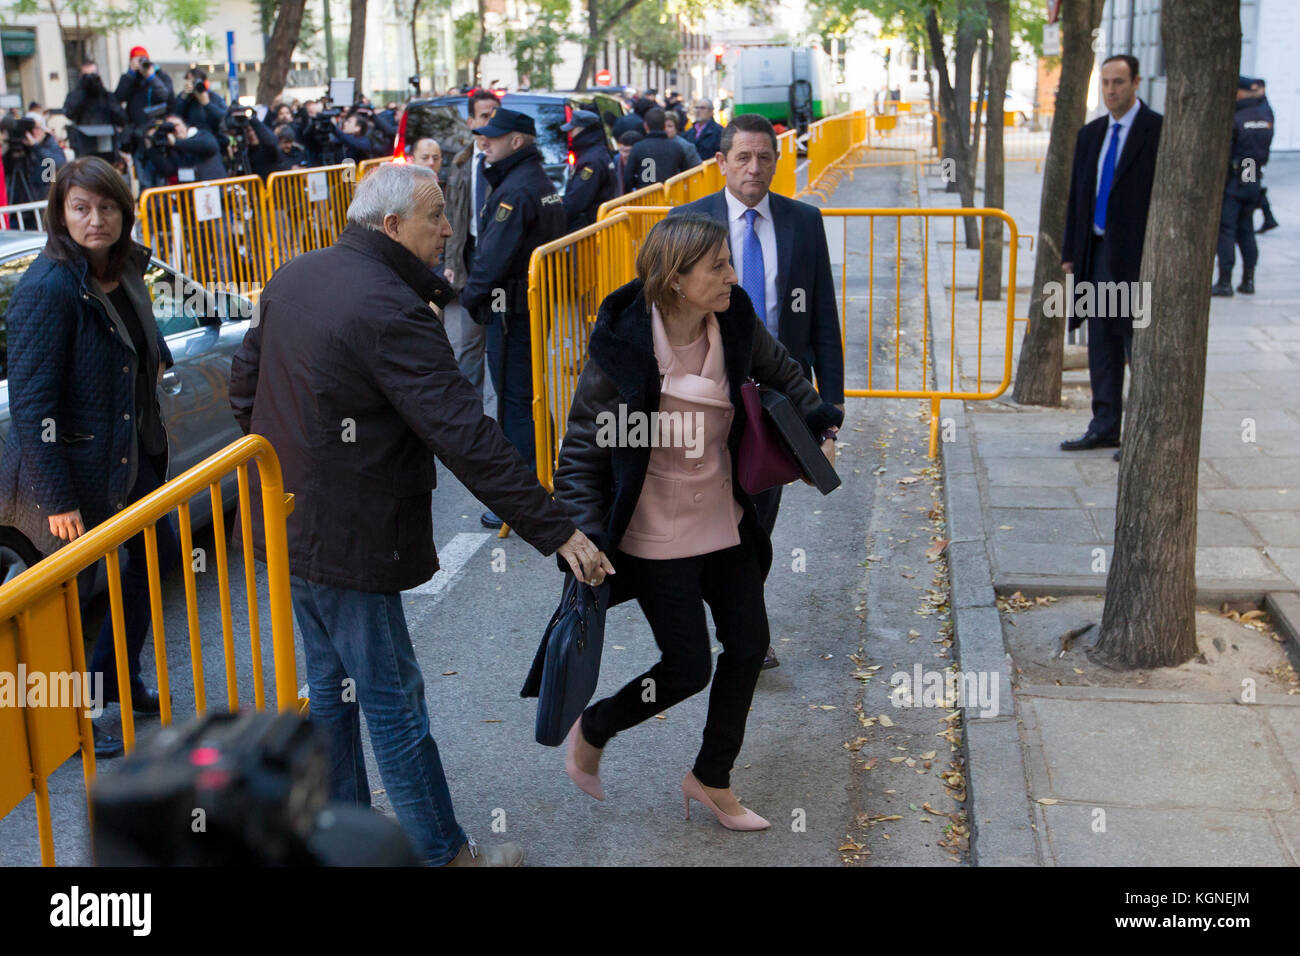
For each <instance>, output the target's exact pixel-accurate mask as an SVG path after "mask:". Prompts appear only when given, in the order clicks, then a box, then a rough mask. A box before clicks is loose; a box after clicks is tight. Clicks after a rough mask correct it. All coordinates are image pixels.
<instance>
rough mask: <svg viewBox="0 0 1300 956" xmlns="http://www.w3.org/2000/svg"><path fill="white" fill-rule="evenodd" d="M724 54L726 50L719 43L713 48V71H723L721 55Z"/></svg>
mask: <svg viewBox="0 0 1300 956" xmlns="http://www.w3.org/2000/svg"><path fill="white" fill-rule="evenodd" d="M725 52H726V49H725V48H724V47H723V46H722V44H720V43H719V44H717V45H715V46H714V47H713V68H714V69H715V70H719V71H721V70H722V69H723V66H722V54H723V53H725Z"/></svg>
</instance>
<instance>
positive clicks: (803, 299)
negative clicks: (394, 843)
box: [669, 113, 844, 667]
mask: <svg viewBox="0 0 1300 956" xmlns="http://www.w3.org/2000/svg"><path fill="white" fill-rule="evenodd" d="M718 151H719V152H720V153H721V154H722V156H723V158H722V159H721V160H719V162H718V168H719V170H720V171H721V173H722V175H723V176H724V177H725V178H726V181H727V185H726V188H724V189H722V190H721V191H720V192H716V193H714V194H713V195H711V196H705V197H704V198H703V199H697V200H696V201H695V202H692V203H687V204H686V205H685V206H678V207H676V208H675V209H673V210H672V212H670V213H669V215H670V216H672V215H684V214H688V213H694V214H696V215H706V216H709V217H710V218H712V219H716V220H717V221H718V222H721V223H723V224H725V225H726V226H727V228H728V230H729V231H730V234H731V255H732V261H733V265H734V268H735V269H736V273H737V274H738V275H739V276H740V280H741V281H740V284H741V287H742V288H743V289H744V290H745V292H746V293H748V294H749V297H750V299H751V300H752V301H753V303H754V311H755V312H757V313H758V316H759V318H760V319H762V320H763V324H764V325H765V326H766V327H767V330H768V331H769V332H771V333H772V335H773V337H774V338H776V339H777V340H778V341H780V343H781V344H782V345H784V346H785V347H786V349H787V350H789V352H790V354H791V355H792V356H794V358H795V359H796V360H798V362H799V363H800V364H801V365H802V366H803V369H804V374H805V375H807V376H808V377H809V378H812V374H813V372H814V371H815V372H816V373H817V390H818V391H819V392H820V393H821V397H822V401H824V402H830V403H831V404H832V405H838V406H839V407H840V409H841V410H843V408H844V349H843V346H842V345H841V343H840V316H839V309H838V308H837V307H836V304H835V278H834V276H833V275H832V274H831V258H830V252H829V250H828V248H827V244H826V229H825V227H824V226H823V225H822V215H821V211H820V210H818V208H817V207H816V206H812V205H809V204H808V203H803V202H796V201H795V200H793V199H788V198H786V197H785V196H781V195H777V194H776V193H773V192H772V191H771V187H772V177H773V175H774V174H775V173H776V157H777V145H776V131H775V130H773V129H772V124H771V122H769V121H768V120H767V118H766V117H763V116H759V115H757V114H754V113H742V114H740V115H739V116H737V117H735V118H734V119H733V120H732V121H731V123H730V125H728V126H727V127H725V128H724V129H723V131H722V141H721V143H720V145H719V148H718ZM751 213H752V215H751ZM746 247H750V248H755V249H761V252H762V254H761V255H760V256H753V257H749V256H747V255H746ZM796 250H797V254H796ZM760 266H761V268H760ZM754 505H755V507H756V508H757V510H758V519H759V522H760V523H761V524H762V525H763V529H764V530H765V531H766V532H767V533H768V534H769V535H770V534H771V533H772V528H773V527H774V526H775V525H776V516H777V511H778V510H779V508H780V506H781V489H780V487H777V488H773V489H772V490H771V491H765V492H763V493H762V494H759V495H755V496H754ZM763 666H764V667H775V666H776V657H775V655H774V654H773V653H772V649H771V648H768V659H767V660H766V661H764V664H763Z"/></svg>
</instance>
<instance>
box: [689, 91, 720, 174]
mask: <svg viewBox="0 0 1300 956" xmlns="http://www.w3.org/2000/svg"><path fill="white" fill-rule="evenodd" d="M683 135H685V136H686V138H687V139H689V140H690V141H691V143H692V144H693V145H694V146H695V151H696V152H697V153H699V154H700V159H701V160H702V161H703V162H706V163H707V162H708V161H709V160H711V159H712V158H713V154H714V153H716V152H717V151H718V149H719V148H720V147H721V146H722V127H721V126H720V125H719V124H718V123H717V122H715V121H714V119H713V104H712V103H710V102H709V101H708V100H706V99H703V98H701V99H698V100H696V101H695V125H694V126H692V127H691V128H690V129H689V130H687V131H686V133H685V134H683Z"/></svg>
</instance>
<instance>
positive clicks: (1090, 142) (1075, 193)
mask: <svg viewBox="0 0 1300 956" xmlns="http://www.w3.org/2000/svg"><path fill="white" fill-rule="evenodd" d="M1138 80H1139V76H1138V61H1137V59H1136V58H1135V57H1131V56H1127V55H1120V56H1112V57H1110V58H1108V59H1107V60H1106V61H1105V62H1103V63H1102V66H1101V89H1102V96H1103V98H1104V99H1105V102H1106V110H1107V112H1106V115H1105V116H1102V117H1099V118H1098V119H1095V120H1093V121H1092V122H1091V123H1088V124H1087V125H1086V126H1084V127H1083V129H1081V130H1079V137H1078V139H1077V140H1076V142H1075V145H1074V169H1073V172H1072V174H1071V176H1070V202H1069V206H1068V207H1067V210H1066V216H1065V241H1064V243H1062V246H1061V267H1062V268H1063V269H1064V270H1065V271H1066V273H1067V274H1072V275H1073V276H1074V277H1075V294H1076V301H1075V308H1074V312H1073V314H1072V315H1071V317H1070V328H1071V329H1075V328H1078V327H1079V326H1080V325H1082V324H1083V322H1084V321H1085V320H1086V321H1087V323H1088V372H1089V378H1090V379H1091V381H1092V421H1091V422H1090V423H1089V425H1088V430H1087V431H1086V432H1085V433H1084V434H1083V435H1082V436H1081V437H1079V438H1074V439H1070V440H1068V441H1063V442H1061V449H1062V450H1063V451H1081V450H1084V449H1089V448H1115V447H1118V445H1119V436H1120V421H1121V418H1122V414H1123V393H1124V364H1125V362H1126V361H1127V360H1128V357H1129V355H1130V354H1131V353H1132V347H1133V319H1134V317H1135V316H1134V312H1135V309H1134V308H1133V304H1134V302H1140V303H1142V304H1144V305H1145V306H1146V307H1147V308H1149V306H1150V303H1149V301H1147V297H1146V296H1144V295H1143V296H1141V298H1140V299H1135V298H1134V297H1133V296H1134V294H1137V293H1138V287H1137V281H1138V275H1139V273H1140V272H1141V270H1142V243H1143V241H1144V239H1145V237H1146V225H1147V210H1148V208H1149V207H1150V205H1151V186H1152V183H1153V181H1154V179H1155V170H1156V151H1157V149H1158V148H1159V145H1160V124H1161V121H1162V117H1161V115H1160V114H1159V113H1157V112H1155V111H1154V110H1152V109H1150V108H1149V107H1148V106H1147V105H1146V104H1145V103H1143V102H1141V101H1140V100H1139V99H1138V98H1137V89H1138ZM1103 283H1105V284H1110V283H1123V284H1124V285H1126V286H1127V287H1128V293H1127V295H1126V297H1116V296H1112V295H1110V294H1109V292H1110V289H1113V288H1114V287H1113V286H1109V287H1108V286H1107V285H1103ZM1115 302H1120V303H1128V304H1129V308H1127V309H1124V308H1120V309H1117V310H1115V311H1116V312H1117V313H1121V314H1115V315H1110V314H1107V313H1108V312H1109V311H1111V310H1110V309H1108V308H1107V306H1108V305H1109V304H1113V303H1115ZM1143 317H1144V318H1146V316H1145V314H1144V316H1143ZM1115 459H1116V460H1117V461H1118V460H1119V452H1116V453H1115Z"/></svg>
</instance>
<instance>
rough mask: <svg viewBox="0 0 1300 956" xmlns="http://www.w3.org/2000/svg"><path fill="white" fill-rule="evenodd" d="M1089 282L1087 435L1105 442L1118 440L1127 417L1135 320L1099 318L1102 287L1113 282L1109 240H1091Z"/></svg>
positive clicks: (1122, 317) (1113, 317) (1124, 317)
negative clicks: (1126, 390)
mask: <svg viewBox="0 0 1300 956" xmlns="http://www.w3.org/2000/svg"><path fill="white" fill-rule="evenodd" d="M1087 279H1088V281H1089V282H1091V283H1093V297H1092V301H1093V313H1094V314H1092V315H1089V316H1088V380H1089V381H1090V382H1091V383H1092V422H1091V423H1090V424H1089V425H1088V431H1089V432H1091V433H1093V434H1095V435H1100V436H1101V437H1103V438H1119V433H1120V422H1121V420H1122V419H1123V416H1124V365H1125V363H1126V362H1127V361H1128V359H1129V357H1130V356H1131V355H1132V353H1133V320H1132V319H1131V318H1130V317H1129V316H1113V315H1111V316H1099V315H1096V314H1095V313H1096V312H1098V311H1104V309H1102V308H1101V303H1102V301H1103V299H1104V297H1103V296H1102V295H1100V294H1098V291H1097V288H1098V285H1099V284H1100V283H1103V282H1110V281H1112V280H1111V274H1110V268H1109V266H1108V265H1107V262H1106V240H1105V239H1104V238H1103V237H1101V236H1093V237H1092V249H1091V251H1090V252H1089V255H1088V276H1087Z"/></svg>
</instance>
